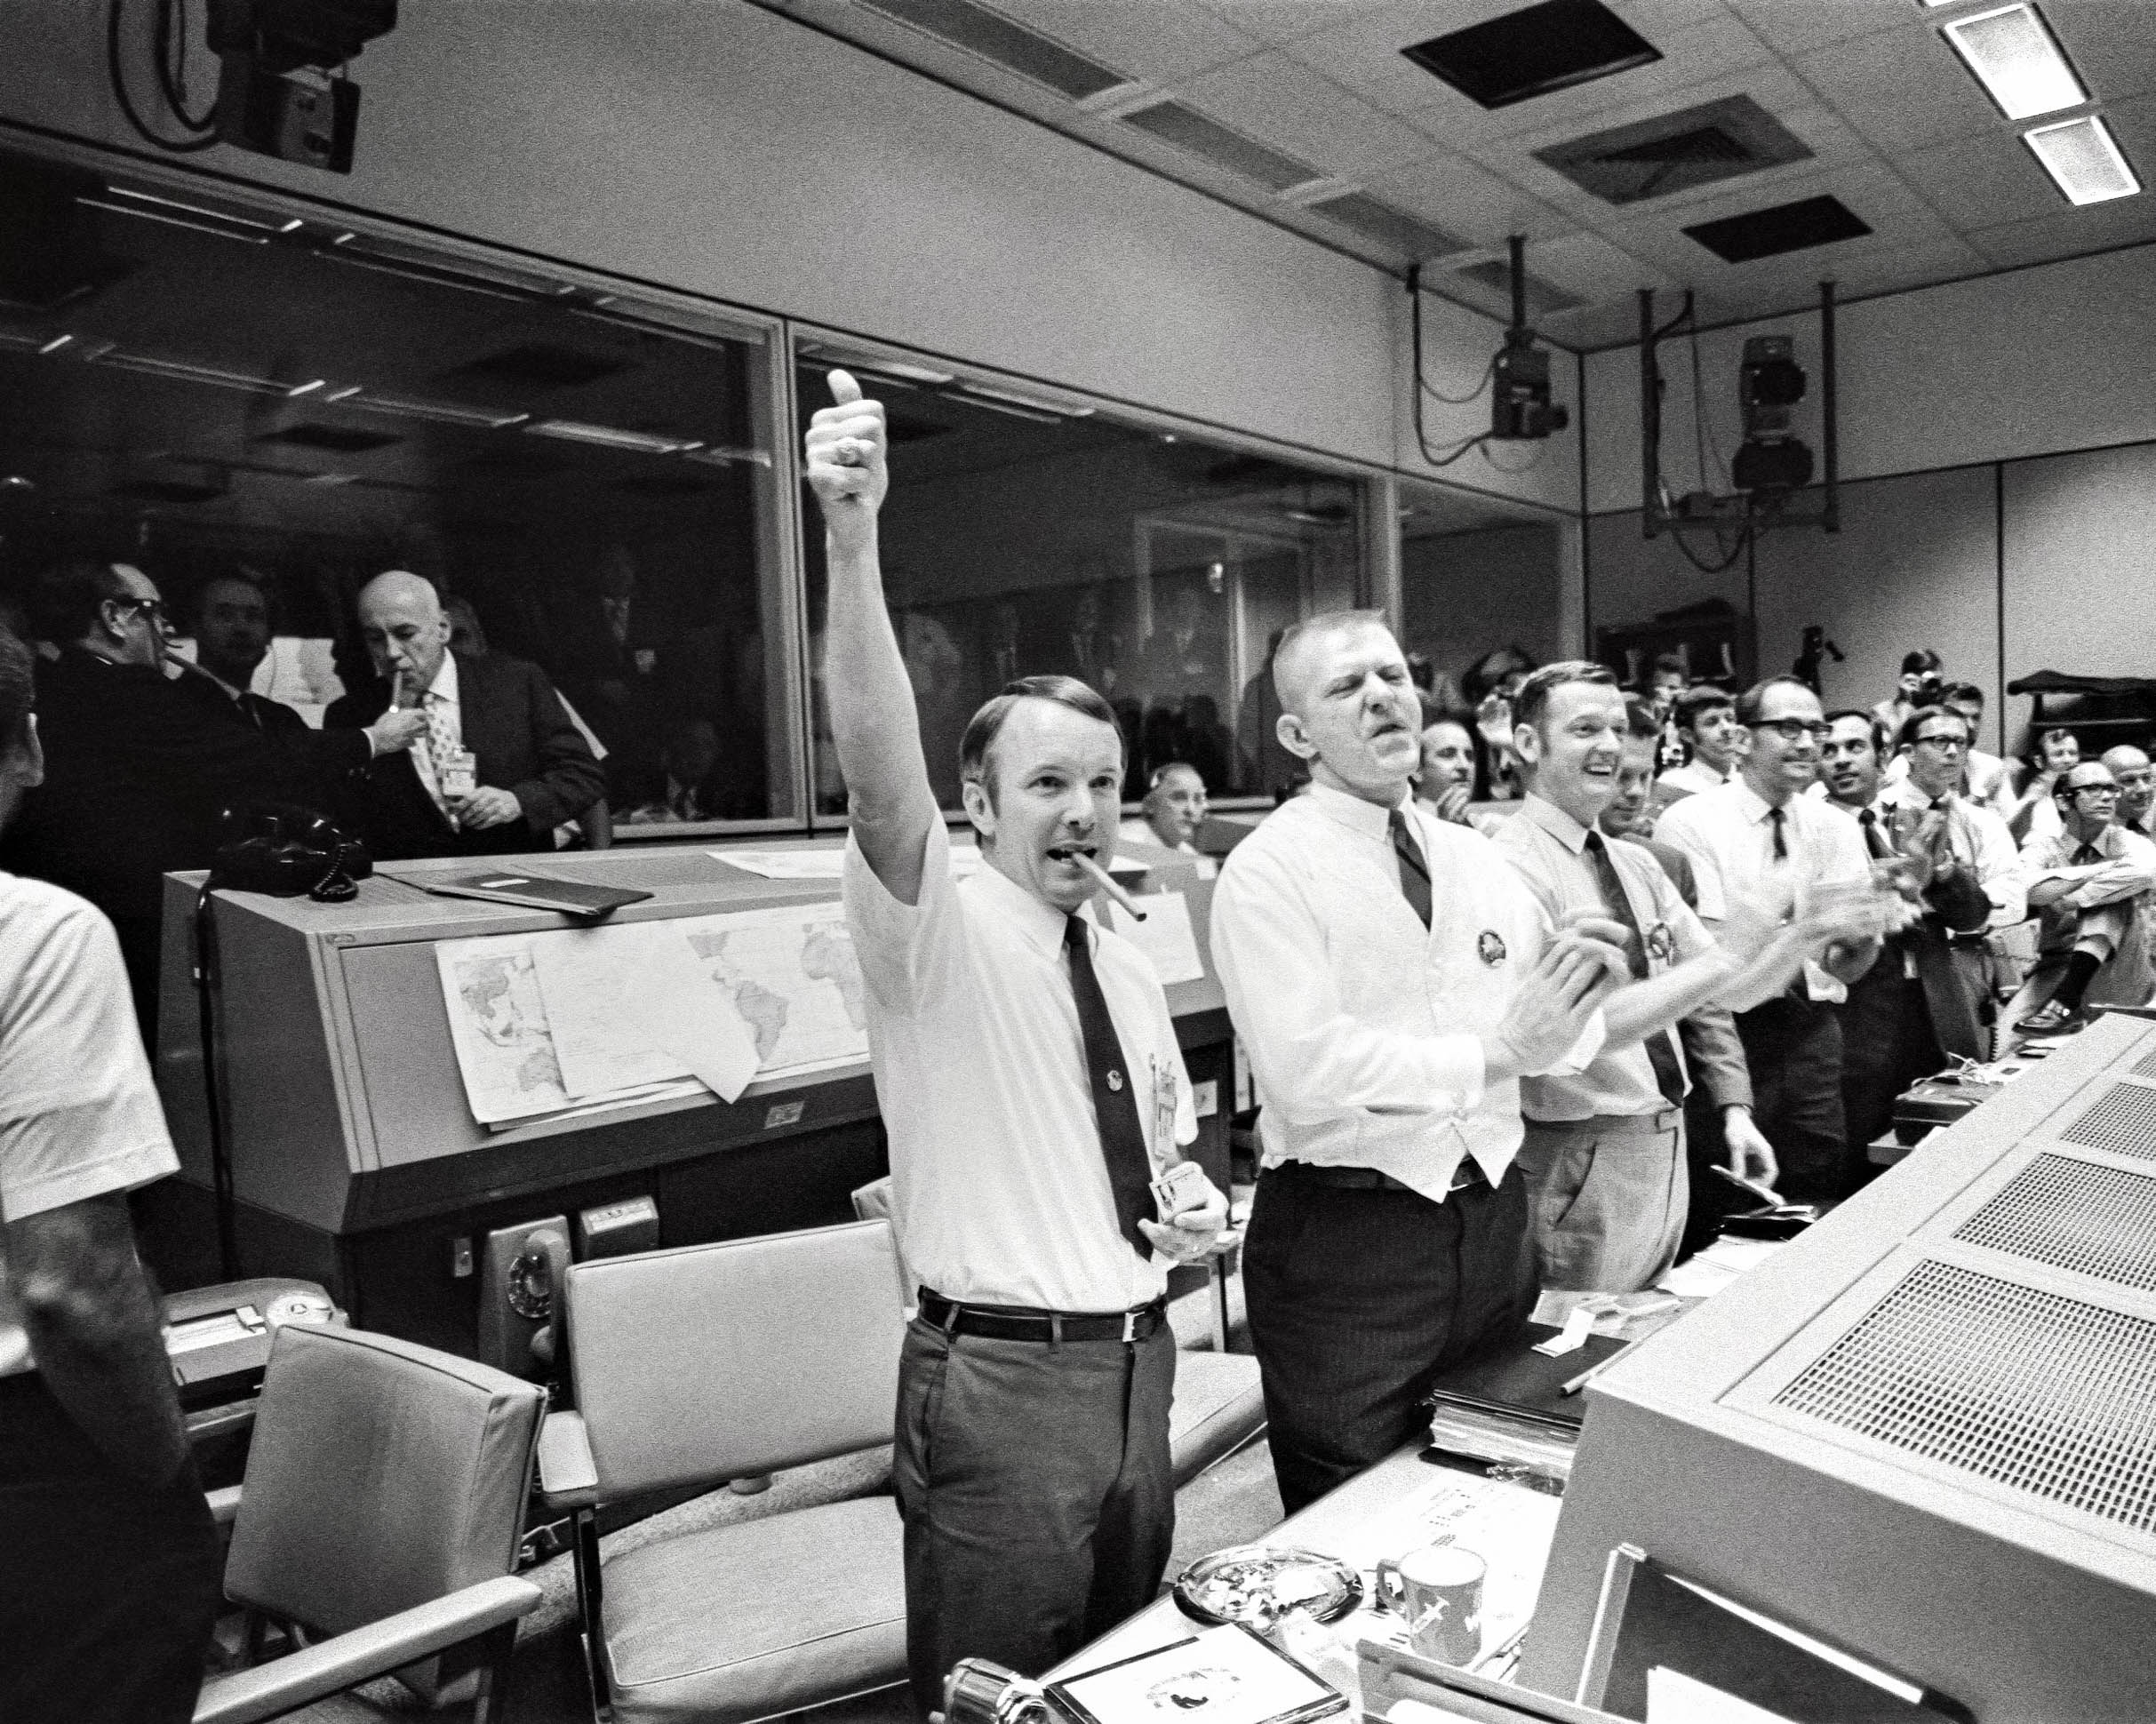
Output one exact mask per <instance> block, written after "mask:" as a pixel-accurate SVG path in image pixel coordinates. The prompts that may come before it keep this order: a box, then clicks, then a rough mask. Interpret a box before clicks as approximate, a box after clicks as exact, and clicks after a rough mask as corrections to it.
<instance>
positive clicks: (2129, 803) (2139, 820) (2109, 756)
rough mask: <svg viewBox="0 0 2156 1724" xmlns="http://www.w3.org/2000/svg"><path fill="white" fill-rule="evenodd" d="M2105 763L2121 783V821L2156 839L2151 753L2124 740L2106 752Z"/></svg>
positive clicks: (2155, 793)
mask: <svg viewBox="0 0 2156 1724" xmlns="http://www.w3.org/2000/svg"><path fill="white" fill-rule="evenodd" d="M2104 765H2106V766H2108V767H2109V768H2111V775H2112V779H2113V780H2114V781H2115V782H2116V783H2117V784H2118V786H2119V824H2120V826H2124V827H2125V828H2126V829H2127V830H2128V832H2137V833H2139V834H2141V835H2142V836H2143V837H2144V838H2156V768H2152V767H2151V766H2150V764H2149V757H2148V755H2147V754H2144V753H2143V752H2142V751H2141V750H2140V749H2138V748H2136V747H2135V746H2133V745H2132V744H2130V743H2124V742H2122V743H2120V745H2119V746H2117V747H2116V748H2106V749H2105V750H2104Z"/></svg>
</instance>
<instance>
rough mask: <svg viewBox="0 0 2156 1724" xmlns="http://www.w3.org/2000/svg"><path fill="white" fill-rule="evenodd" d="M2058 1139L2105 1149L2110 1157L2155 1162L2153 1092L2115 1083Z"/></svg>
mask: <svg viewBox="0 0 2156 1724" xmlns="http://www.w3.org/2000/svg"><path fill="white" fill-rule="evenodd" d="M2059 1136H2060V1137H2063V1138H2064V1139H2065V1140H2066V1142H2068V1143H2070V1144H2086V1145H2088V1147H2089V1148H2091V1149H2108V1150H2110V1151H2111V1152H2112V1154H2114V1155H2137V1156H2139V1157H2140V1158H2141V1159H2142V1160H2143V1161H2156V1089H2143V1088H2142V1087H2141V1086H2140V1085H2139V1084H2137V1083H2115V1084H2113V1085H2112V1087H2111V1089H2109V1090H2108V1091H2107V1092H2106V1093H2105V1095H2104V1099H2103V1100H2101V1101H2099V1102H2098V1103H2097V1104H2096V1105H2095V1106H2094V1107H2092V1108H2090V1109H2089V1110H2088V1112H2087V1113H2084V1114H2082V1115H2081V1117H2080V1119H2078V1120H2076V1121H2074V1122H2073V1123H2072V1125H2070V1126H2068V1127H2067V1128H2066V1129H2064V1131H2062V1132H2060V1133H2059Z"/></svg>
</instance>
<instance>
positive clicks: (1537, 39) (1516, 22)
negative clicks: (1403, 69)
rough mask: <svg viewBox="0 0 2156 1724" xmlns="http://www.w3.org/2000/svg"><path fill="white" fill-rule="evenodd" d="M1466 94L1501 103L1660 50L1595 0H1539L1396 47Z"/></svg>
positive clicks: (1602, 74)
mask: <svg viewBox="0 0 2156 1724" xmlns="http://www.w3.org/2000/svg"><path fill="white" fill-rule="evenodd" d="M1400 52H1401V53H1403V54H1405V55H1406V56H1407V57H1408V58H1409V60H1413V61H1414V62H1415V63H1416V64H1417V66H1419V67H1421V68H1423V70H1424V71H1425V72H1428V73H1429V74H1431V75H1432V76H1434V77H1437V78H1441V79H1442V80H1443V81H1444V82H1445V83H1447V84H1450V85H1451V86H1452V87H1453V88H1454V89H1455V90H1457V91H1458V92H1460V94H1462V95H1463V96H1465V97H1466V98H1467V99H1468V100H1470V101H1475V102H1480V103H1481V105H1482V106H1483V107H1484V108H1506V107H1509V106H1511V104H1513V102H1523V101H1526V100H1529V98H1530V97H1534V96H1546V95H1548V94H1550V93H1551V92H1553V91H1557V90H1569V89H1570V88H1571V87H1572V86H1573V85H1574V84H1588V83H1591V82H1593V80H1594V79H1596V78H1606V77H1611V76H1615V75H1616V74H1617V73H1619V72H1629V71H1631V70H1632V69H1633V68H1634V67H1636V66H1648V65H1651V64H1653V62H1655V61H1656V60H1660V59H1661V58H1662V55H1661V53H1660V52H1659V51H1657V48H1656V47H1655V44H1653V43H1651V42H1649V40H1648V39H1647V38H1646V37H1645V36H1641V34H1640V33H1639V32H1638V31H1637V30H1635V29H1633V28H1632V26H1631V25H1629V24H1627V23H1626V22H1625V20H1623V19H1621V18H1619V17H1618V16H1617V14H1616V13H1615V12H1611V11H1610V10H1609V7H1607V6H1605V5H1603V4H1601V0H1543V4H1541V5H1538V6H1529V7H1527V8H1525V9H1524V10H1523V11H1521V12H1506V13H1505V16H1504V17H1502V18H1492V19H1490V20H1488V21H1486V22H1484V23H1481V24H1472V25H1470V26H1468V28H1465V29H1464V30H1454V31H1452V32H1451V33H1450V34H1449V35H1447V36H1432V37H1431V38H1430V39H1429V41H1427V42H1417V43H1416V44H1414V45H1413V46H1412V47H1408V48H1402V49H1401V51H1400Z"/></svg>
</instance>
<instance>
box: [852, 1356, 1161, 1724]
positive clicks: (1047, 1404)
mask: <svg viewBox="0 0 2156 1724" xmlns="http://www.w3.org/2000/svg"><path fill="white" fill-rule="evenodd" d="M1175 1368H1176V1357H1175V1335H1174V1332H1173V1331H1172V1330H1171V1329H1169V1327H1168V1325H1167V1324H1166V1323H1165V1322H1163V1323H1162V1324H1161V1325H1160V1327H1159V1328H1158V1329H1156V1330H1155V1331H1154V1334H1153V1336H1152V1337H1151V1338H1149V1339H1147V1340H1145V1341H1141V1342H1137V1343H1134V1344H1126V1343H1124V1342H1122V1341H1074V1342H1073V1341H1066V1342H1064V1343H1061V1344H1060V1345H1050V1344H1048V1343H1046V1342H1040V1341H994V1340H988V1339H986V1338H984V1337H980V1336H977V1335H961V1336H958V1337H946V1336H945V1335H944V1333H943V1331H942V1330H940V1329H937V1328H936V1327H935V1326H934V1325H932V1324H930V1323H928V1322H925V1321H922V1320H920V1319H918V1318H916V1319H915V1320H914V1322H913V1323H912V1324H911V1325H910V1326H909V1327H908V1329H906V1346H905V1350H904V1352H903V1353H901V1354H900V1357H899V1362H898V1428H897V1432H896V1441H897V1449H896V1452H895V1453H894V1455H893V1457H892V1461H891V1478H892V1483H893V1485H894V1486H895V1487H896V1489H897V1492H898V1512H899V1513H900V1514H902V1515H903V1516H904V1517H905V1519H906V1663H907V1664H908V1666H909V1668H910V1671H911V1673H912V1676H913V1685H914V1704H915V1705H916V1706H918V1707H919V1709H920V1710H921V1712H922V1713H923V1714H925V1713H927V1712H931V1711H934V1712H940V1711H942V1709H943V1679H944V1678H945V1677H946V1675H948V1674H949V1673H950V1669H951V1666H952V1665H953V1664H956V1663H957V1662H958V1661H959V1660H960V1659H961V1658H990V1659H993V1660H994V1661H995V1662H996V1663H997V1664H1004V1665H1008V1666H1009V1667H1010V1669H1012V1670H1015V1671H1017V1672H1018V1673H1019V1674H1020V1675H1021V1676H1039V1675H1040V1674H1041V1673H1042V1672H1044V1671H1046V1670H1047V1669H1048V1668H1049V1667H1050V1665H1052V1664H1058V1663H1059V1662H1060V1661H1061V1660H1063V1659H1064V1658H1066V1657H1068V1656H1070V1655H1071V1654H1072V1653H1074V1652H1075V1651H1077V1650H1078V1648H1080V1647H1082V1646H1083V1645H1084V1644H1085V1643H1086V1642H1087V1641H1088V1640H1092V1639H1094V1638H1095V1637H1096V1636H1097V1635H1099V1634H1102V1633H1105V1632H1106V1631H1107V1630H1108V1629H1110V1628H1112V1627H1114V1625H1115V1624H1117V1623H1119V1622H1121V1621H1122V1619H1123V1618H1124V1617H1126V1616H1130V1614H1131V1613H1132V1612H1133V1611H1136V1610H1138V1609H1140V1608H1143V1607H1144V1606H1146V1605H1147V1604H1150V1603H1151V1602H1152V1601H1153V1599H1154V1594H1155V1593H1156V1592H1158V1591H1159V1590H1160V1584H1161V1576H1162V1573H1163V1572H1165V1570H1166V1569H1167V1567H1168V1552H1169V1548H1170V1545H1171V1544H1173V1542H1174V1538H1175V1476H1174V1473H1173V1471H1172V1469H1171V1468H1170V1464H1169V1457H1168V1408H1169V1402H1170V1399H1171V1397H1172V1396H1173V1394H1174V1392H1175Z"/></svg>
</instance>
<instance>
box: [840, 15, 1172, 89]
mask: <svg viewBox="0 0 2156 1724" xmlns="http://www.w3.org/2000/svg"><path fill="white" fill-rule="evenodd" d="M862 4H864V5H866V6H867V7H869V8H870V10H872V11H874V12H882V14H883V15H884V16H885V17H886V18H894V19H896V20H898V22H899V23H901V24H910V25H912V26H913V28H914V29H916V30H921V31H922V32H924V33H926V34H927V35H929V36H934V37H935V38H936V39H937V40H938V41H939V42H946V43H948V44H950V45H951V46H952V47H954V48H962V49H964V50H965V52H968V53H970V54H974V55H978V57H979V58H980V59H982V60H994V62H995V63H996V64H997V65H998V66H1001V67H1002V68H1004V69H1005V70H1006V71H1010V72H1016V73H1017V74H1018V76H1020V77H1025V78H1031V79H1032V80H1033V81H1034V83H1035V84H1046V85H1047V86H1048V87H1049V88H1050V90H1053V91H1055V92H1058V94H1061V95H1065V96H1068V97H1069V98H1070V99H1071V100H1073V101H1076V102H1082V101H1083V100H1086V98H1088V97H1089V96H1098V95H1099V94H1101V93H1102V92H1104V91H1108V90H1113V89H1114V88H1116V87H1117V86H1118V85H1119V84H1130V83H1131V82H1133V80H1132V79H1130V78H1127V77H1125V76H1123V75H1122V73H1121V72H1116V71H1111V70H1110V69H1109V68H1107V67H1106V66H1103V65H1101V64H1100V63H1099V61H1098V60H1088V59H1087V58H1086V57H1085V56H1084V55H1083V54H1081V53H1074V52H1072V51H1071V50H1070V49H1068V48H1066V47H1065V46H1064V45H1063V44H1061V43H1060V42H1051V41H1050V39H1049V38H1048V37H1046V36H1041V35H1039V34H1037V33H1036V32H1034V31H1032V30H1029V29H1027V28H1026V27H1025V26H1024V25H1022V24H1014V23H1012V22H1011V21H1010V20H1009V19H1008V18H1005V17H1002V15H1001V14H1000V13H996V12H990V11H989V10H988V9H987V8H986V6H976V5H971V4H968V0H862Z"/></svg>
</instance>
